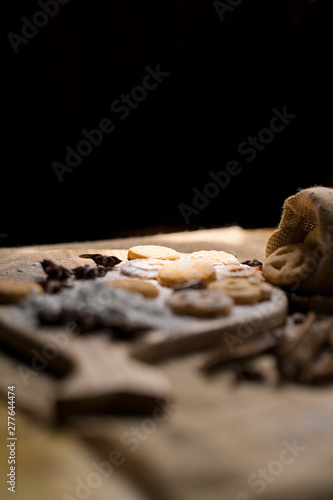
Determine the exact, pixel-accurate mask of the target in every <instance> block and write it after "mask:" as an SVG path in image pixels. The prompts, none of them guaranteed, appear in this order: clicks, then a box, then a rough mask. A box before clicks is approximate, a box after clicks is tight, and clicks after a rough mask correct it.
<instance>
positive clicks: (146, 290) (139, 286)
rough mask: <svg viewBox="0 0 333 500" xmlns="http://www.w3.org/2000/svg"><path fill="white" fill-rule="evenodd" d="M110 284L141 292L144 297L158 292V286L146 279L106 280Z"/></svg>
mask: <svg viewBox="0 0 333 500" xmlns="http://www.w3.org/2000/svg"><path fill="white" fill-rule="evenodd" d="M107 283H108V285H110V286H115V287H116V288H122V289H123V290H128V291H130V292H136V293H141V295H143V296H144V297H146V298H153V297H157V295H158V294H159V290H158V288H157V287H156V286H155V285H153V284H152V283H147V281H142V280H136V279H127V278H124V279H114V280H110V281H108V282H107Z"/></svg>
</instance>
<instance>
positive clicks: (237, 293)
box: [208, 278, 263, 304]
mask: <svg viewBox="0 0 333 500" xmlns="http://www.w3.org/2000/svg"><path fill="white" fill-rule="evenodd" d="M208 289H209V290H212V291H214V292H222V293H225V294H227V295H229V297H232V298H233V300H234V301H235V303H236V304H255V303H256V302H259V301H260V300H261V299H262V296H263V294H262V291H261V287H260V282H253V281H250V280H248V279H246V278H228V279H225V280H221V281H215V282H214V283H210V284H209V285H208Z"/></svg>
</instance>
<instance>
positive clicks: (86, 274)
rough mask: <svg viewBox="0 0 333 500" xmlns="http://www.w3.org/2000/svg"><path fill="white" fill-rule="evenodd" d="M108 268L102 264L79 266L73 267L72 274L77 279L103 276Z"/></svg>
mask: <svg viewBox="0 0 333 500" xmlns="http://www.w3.org/2000/svg"><path fill="white" fill-rule="evenodd" d="M108 270H109V269H108V268H106V267H102V266H96V267H93V266H79V267H75V268H74V269H73V274H74V276H75V278H76V279H77V280H91V279H95V278H100V277H102V276H105V275H106V273H107V272H108Z"/></svg>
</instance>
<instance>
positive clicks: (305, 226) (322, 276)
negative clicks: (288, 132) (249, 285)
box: [266, 186, 333, 295]
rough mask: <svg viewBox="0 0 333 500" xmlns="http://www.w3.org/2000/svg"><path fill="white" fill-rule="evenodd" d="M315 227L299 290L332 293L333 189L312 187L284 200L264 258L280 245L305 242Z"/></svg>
mask: <svg viewBox="0 0 333 500" xmlns="http://www.w3.org/2000/svg"><path fill="white" fill-rule="evenodd" d="M315 229H316V233H313V234H315V236H314V238H315V245H314V249H313V262H311V261H310V264H309V265H308V269H305V274H304V277H302V278H303V279H302V283H301V285H300V287H299V290H300V291H305V292H308V293H313V294H314V293H324V294H329V295H330V294H332V293H333V289H332V287H333V189H331V188H327V187H322V186H314V187H311V188H308V189H302V190H300V191H298V192H297V193H296V194H295V195H293V196H290V197H289V198H287V199H286V200H285V202H284V205H283V209H282V216H281V220H280V224H279V226H278V229H277V230H276V231H274V232H273V233H272V235H271V236H270V237H269V238H268V241H267V245H266V257H268V256H269V255H271V254H272V253H273V252H274V251H275V250H277V249H278V248H280V247H282V246H285V245H291V244H295V243H296V244H304V240H305V238H306V237H307V236H308V235H309V233H310V231H313V230H315Z"/></svg>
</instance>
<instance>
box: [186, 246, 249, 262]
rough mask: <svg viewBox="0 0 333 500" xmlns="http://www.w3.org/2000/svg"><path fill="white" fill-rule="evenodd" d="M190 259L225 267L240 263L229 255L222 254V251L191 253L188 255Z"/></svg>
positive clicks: (233, 256)
mask: <svg viewBox="0 0 333 500" xmlns="http://www.w3.org/2000/svg"><path fill="white" fill-rule="evenodd" d="M189 258H190V259H203V260H207V261H208V262H210V263H211V264H222V265H225V266H229V265H239V264H240V262H239V260H238V259H237V257H235V255H232V254H231V253H227V252H223V251H222V250H200V251H199V252H192V253H191V254H190V255H189Z"/></svg>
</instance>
